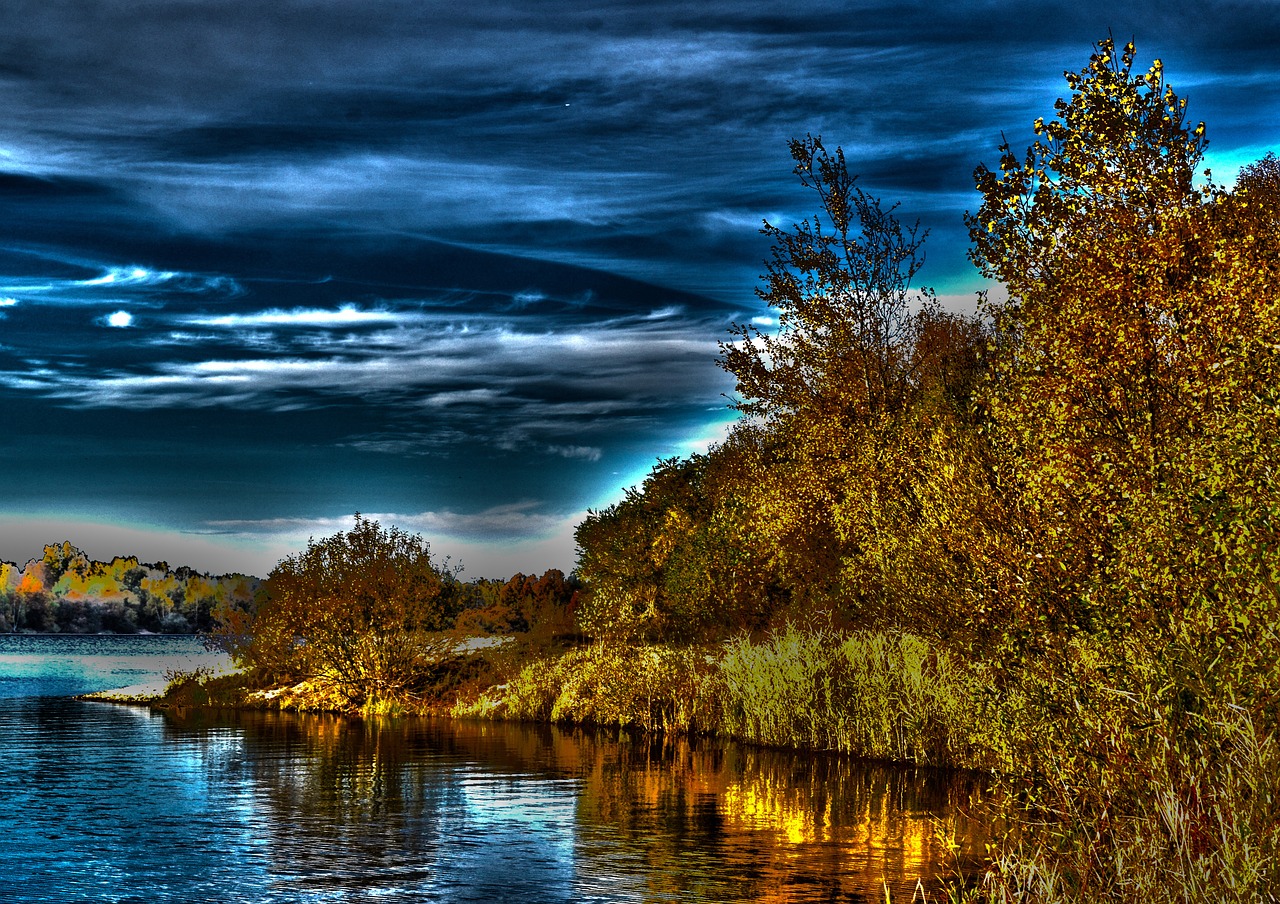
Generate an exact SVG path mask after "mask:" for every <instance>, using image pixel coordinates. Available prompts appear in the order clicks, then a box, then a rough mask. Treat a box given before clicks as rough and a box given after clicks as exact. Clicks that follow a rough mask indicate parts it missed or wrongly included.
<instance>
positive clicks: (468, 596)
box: [455, 568, 580, 643]
mask: <svg viewBox="0 0 1280 904" xmlns="http://www.w3.org/2000/svg"><path fill="white" fill-rule="evenodd" d="M579 587H580V582H579V581H578V578H577V575H576V574H574V575H569V576H568V577H566V576H565V574H564V572H563V571H561V570H560V569H558V568H550V569H548V570H547V571H545V572H543V574H542V576H541V577H538V576H536V575H532V574H529V575H526V574H523V573H521V572H517V573H516V574H514V575H512V576H511V578H510V579H509V580H507V581H506V583H502V582H499V581H486V580H484V579H481V580H478V581H469V582H467V583H466V584H463V585H461V586H460V587H459V588H458V589H459V591H460V593H461V595H462V597H463V598H462V599H461V600H460V603H461V605H459V607H458V608H459V609H460V610H461V612H460V614H459V615H458V618H457V621H456V624H455V629H456V630H457V632H458V633H459V634H461V635H464V636H469V635H477V634H523V635H526V638H532V639H533V640H534V641H535V642H542V643H548V642H550V641H552V640H553V639H555V638H556V637H562V636H565V635H569V634H573V633H574V631H575V625H574V617H573V614H574V607H575V605H576V600H577V595H578V589H579Z"/></svg>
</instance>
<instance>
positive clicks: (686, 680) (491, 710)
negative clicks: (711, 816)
mask: <svg viewBox="0 0 1280 904" xmlns="http://www.w3.org/2000/svg"><path fill="white" fill-rule="evenodd" d="M973 682H974V678H973V676H972V675H971V674H970V673H969V672H968V671H966V670H965V669H963V668H962V667H960V666H959V665H958V664H957V663H955V662H954V661H953V660H952V659H950V658H949V657H948V656H946V655H945V654H943V653H941V652H939V651H937V650H935V649H933V648H932V647H931V646H930V644H929V643H928V642H926V641H925V640H923V639H922V638H919V637H915V636H913V635H910V634H902V633H896V632H895V633H885V632H870V631H867V632H855V633H838V632H835V631H831V630H802V629H800V628H797V627H795V626H789V627H787V628H786V629H785V630H784V631H782V632H779V633H776V634H774V635H771V636H769V637H767V638H765V639H764V640H761V641H758V642H757V641H752V640H750V639H749V638H746V637H742V638H739V639H736V640H733V641H730V642H729V643H727V644H724V645H721V646H718V647H710V648H705V647H684V648H671V647H662V646H648V647H636V646H625V645H594V646H591V647H587V648H584V649H580V650H572V651H570V652H568V653H565V654H563V655H560V656H554V657H544V658H540V659H538V660H536V661H534V662H531V663H529V664H527V665H525V666H524V668H523V669H521V670H520V671H519V673H518V674H517V675H516V676H515V677H514V678H512V679H511V680H510V681H509V682H508V683H506V684H505V685H501V686H499V687H494V688H491V689H489V690H488V691H487V692H486V693H484V694H482V695H480V696H478V697H476V698H474V699H472V700H469V701H467V702H466V703H463V704H460V705H458V706H456V707H455V708H454V709H453V715H456V716H459V717H464V718H509V719H518V720H524V721H551V722H564V723H570V724H589V725H601V726H609V727H619V728H638V729H642V730H666V731H681V732H691V731H702V732H707V733H712V734H718V735H723V736H729V737H734V738H738V739H741V740H744V741H748V742H752V743H758V744H768V745H775V746H785V747H796V748H802V749H816V750H829V751H838V752H841V753H847V754H853V755H856V756H862V757H868V758H875V759H885V760H899V761H903V762H915V763H922V764H931V765H945V766H969V765H973V764H974V763H975V762H977V760H978V759H979V757H978V755H977V748H976V746H975V743H974V741H973V739H972V737H971V734H972V732H970V731H969V730H968V728H967V726H968V725H969V723H971V722H972V721H973V714H972V712H973V708H974V705H975V704H974V696H975V694H974V686H973Z"/></svg>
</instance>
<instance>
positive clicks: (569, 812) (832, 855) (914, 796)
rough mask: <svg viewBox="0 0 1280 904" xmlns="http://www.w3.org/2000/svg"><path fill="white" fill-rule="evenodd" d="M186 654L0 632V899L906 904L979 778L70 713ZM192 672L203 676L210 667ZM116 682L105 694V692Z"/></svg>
mask: <svg viewBox="0 0 1280 904" xmlns="http://www.w3.org/2000/svg"><path fill="white" fill-rule="evenodd" d="M203 655H206V654H203V651H202V650H201V649H200V648H199V646H198V644H196V643H195V642H193V641H192V640H191V639H189V638H183V639H174V638H158V637H154V638H115V637H107V638H30V637H18V638H12V637H3V638H0V758H2V759H0V864H3V866H2V867H0V901H6V902H7V901H11V900H28V901H45V900H47V901H59V902H62V901H114V902H133V901H137V902H144V901H145V902H153V901H157V902H175V904H176V902H184V904H185V902H204V901H208V902H215V901H216V902H223V901H246V902H249V901H252V902H259V901H260V902H329V901H342V902H346V901H361V902H365V901H368V902H372V901H395V902H418V901H423V902H425V901H440V902H463V901H475V902H482V901H483V902H488V901H495V902H496V901H511V902H649V901H655V902H656V901H673V902H677V901H678V902H699V901H705V902H739V901H741V902H747V901H779V902H781V901H788V902H791V901H794V902H808V901H812V902H819V901H822V902H827V901H868V902H869V901H883V900H884V891H883V885H882V882H883V881H885V880H887V881H888V883H889V885H890V887H891V888H893V889H894V891H895V900H899V899H900V900H903V901H908V900H910V899H911V891H912V889H913V888H914V886H915V884H916V881H917V879H922V880H923V881H924V882H925V884H926V886H929V884H930V882H931V881H932V880H931V877H932V876H934V875H935V873H936V872H937V871H938V869H939V868H940V867H941V866H942V865H943V864H945V863H946V862H947V857H946V855H945V851H944V844H943V842H942V841H941V840H940V839H939V838H937V837H936V833H938V832H942V833H943V834H947V835H949V836H950V837H951V838H952V839H953V840H954V841H956V842H958V843H959V844H960V846H961V847H962V849H964V850H967V851H970V852H973V851H979V850H981V846H982V843H983V840H984V839H983V836H982V830H981V826H980V825H979V824H978V823H976V822H974V821H972V820H969V819H966V818H965V817H964V816H963V814H962V811H964V810H966V809H968V808H970V807H971V806H972V804H973V802H974V799H975V794H976V791H977V786H976V785H975V784H974V783H973V782H971V781H969V780H966V779H965V778H964V777H957V776H952V775H946V774H942V773H936V772H931V771H927V770H909V769H891V768H885V767H874V766H868V765H866V764H860V763H857V762H853V761H850V760H848V759H844V758H838V757H815V756H802V755H795V754H791V753H786V752H782V751H770V750H762V749H757V748H749V747H743V746H739V745H735V744H725V743H721V742H710V741H706V740H694V741H692V742H689V741H683V740H676V741H670V740H669V741H666V742H663V741H661V740H646V739H644V738H640V737H635V736H631V735H628V734H626V733H591V732H581V731H563V730H560V729H557V728H553V727H549V726H522V725H505V724H476V723H451V722H445V721H432V720H401V721H378V722H361V721H358V720H344V719H338V718H331V717H316V716H306V717H303V716H290V715H280V714H269V713H234V712H225V713H222V712H188V713H185V714H160V713H152V712H150V711H148V710H145V709H138V708H131V707H123V706H116V705H111V704H105V703H90V702H85V701H78V700H73V699H69V698H68V697H66V696H57V695H60V694H66V693H78V692H83V691H87V690H97V689H102V688H105V687H109V686H111V683H112V682H114V683H115V684H136V683H142V682H144V681H146V680H148V679H149V678H154V677H156V676H159V675H162V674H163V672H164V671H165V670H166V669H170V668H174V667H177V666H184V667H190V665H191V664H203V663H205V662H206V661H207V660H202V659H201V658H200V657H201V656H203ZM191 657H195V658H194V660H193V659H191ZM104 682H105V683H104Z"/></svg>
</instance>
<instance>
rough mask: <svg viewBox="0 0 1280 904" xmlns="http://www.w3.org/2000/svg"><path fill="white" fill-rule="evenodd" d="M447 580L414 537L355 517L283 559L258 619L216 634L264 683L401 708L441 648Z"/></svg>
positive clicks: (450, 599)
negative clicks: (289, 682)
mask: <svg viewBox="0 0 1280 904" xmlns="http://www.w3.org/2000/svg"><path fill="white" fill-rule="evenodd" d="M454 580H455V579H454V576H453V574H452V573H451V572H450V571H449V570H448V569H447V568H446V567H444V566H442V565H440V564H439V563H437V562H436V561H435V560H434V559H433V557H432V555H431V549H430V545H429V544H428V543H427V542H426V541H424V540H423V539H422V538H421V537H420V536H418V535H416V534H407V533H405V532H403V531H401V530H400V529H399V528H396V527H392V528H391V529H389V530H387V529H384V528H383V527H382V526H381V525H380V524H379V523H378V522H376V521H370V520H368V519H365V518H362V517H361V516H360V515H359V514H357V515H356V518H355V526H354V527H352V529H351V530H349V531H346V532H339V533H337V534H334V535H333V536H331V537H327V538H325V539H323V540H314V539H312V540H310V541H309V542H308V543H307V548H306V550H305V551H303V552H301V553H298V554H296V555H292V556H289V557H287V558H285V559H283V560H282V561H281V562H280V563H279V564H278V565H277V566H276V567H275V568H274V569H272V571H271V573H270V574H269V575H268V577H267V579H266V581H265V582H264V583H263V585H262V588H261V590H260V594H259V602H258V606H257V611H256V613H254V614H253V615H252V617H251V618H250V617H247V616H245V617H237V616H234V614H233V613H229V614H230V615H231V617H230V618H229V620H228V622H227V623H225V624H224V625H223V627H222V628H221V629H220V631H219V632H218V634H219V636H220V637H221V638H223V640H224V644H225V646H227V647H228V648H229V650H230V652H231V653H232V655H233V656H234V657H235V658H236V660H237V661H238V662H239V663H240V664H242V665H245V666H248V667H250V668H251V669H252V670H253V671H254V672H255V673H256V674H257V676H258V677H259V678H261V679H263V680H268V681H270V680H282V679H287V678H309V679H313V680H316V681H319V682H321V683H324V684H327V685H330V686H333V687H335V688H337V689H338V690H339V691H341V692H342V693H343V694H344V695H345V696H346V697H347V699H349V700H350V701H351V702H353V703H355V704H357V705H359V704H361V703H364V702H366V701H368V700H370V699H380V700H402V701H403V700H408V699H410V698H411V697H413V696H414V695H415V694H416V693H417V692H418V691H420V690H421V687H422V685H423V682H424V681H426V680H427V679H428V678H429V677H430V676H431V674H432V673H433V670H434V668H435V666H436V665H437V664H438V662H439V661H440V658H441V656H442V655H443V653H444V652H445V650H446V649H447V644H446V642H445V641H443V640H442V639H441V638H440V637H439V635H438V633H437V632H439V631H440V630H441V629H444V628H446V627H447V626H448V625H449V624H450V621H451V619H452V618H453V616H455V615H456V612H454V611H453V609H454V606H453V603H454V595H453V593H452V585H453V583H454Z"/></svg>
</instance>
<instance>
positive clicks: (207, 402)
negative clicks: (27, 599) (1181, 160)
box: [0, 0, 1280, 578]
mask: <svg viewBox="0 0 1280 904" xmlns="http://www.w3.org/2000/svg"><path fill="white" fill-rule="evenodd" d="M1108 31H1110V33H1112V34H1113V35H1115V37H1116V38H1117V39H1118V40H1119V41H1121V42H1123V41H1125V40H1127V39H1129V38H1131V37H1132V38H1133V39H1134V40H1135V42H1136V44H1137V50H1138V65H1140V66H1141V67H1142V68H1143V69H1145V68H1146V67H1147V66H1148V65H1149V64H1150V61H1151V60H1152V59H1154V58H1156V57H1159V58H1161V59H1162V60H1163V61H1164V64H1165V70H1166V75H1167V78H1168V81H1169V83H1170V84H1171V85H1173V87H1174V88H1175V90H1177V91H1178V92H1179V93H1180V94H1182V95H1183V96H1186V97H1187V98H1188V99H1189V115H1190V118H1191V119H1192V120H1193V121H1196V120H1204V121H1205V122H1206V123H1207V126H1208V136H1209V140H1210V145H1209V152H1210V153H1209V159H1208V163H1209V164H1210V165H1211V166H1212V167H1213V172H1214V176H1215V178H1216V179H1217V181H1219V182H1225V183H1226V184H1230V182H1231V180H1232V179H1233V178H1234V174H1235V172H1236V171H1237V169H1238V168H1239V166H1240V165H1242V164H1244V163H1248V162H1251V161H1253V160H1256V159H1257V158H1259V157H1261V156H1263V155H1264V154H1265V153H1267V152H1268V151H1270V150H1280V53H1278V52H1277V51H1276V48H1277V47H1280V4H1277V3H1274V2H1255V3H1247V2H1241V3H1215V2H1197V3H1164V4H1157V5H1152V4H1150V3H1129V2H1125V0H1111V2H1106V3H1103V2H1095V0H1088V2H1076V3H1040V4H1036V3H1013V2H974V3H953V2H937V3H914V4H912V3H900V4H876V3H863V2H844V3H827V2H808V0H799V2H789V3H786V4H782V3H776V2H754V0H732V2H729V0H646V2H644V3H639V2H636V3H601V2H599V0H590V2H587V0H570V2H558V3H545V2H537V0H512V2H498V0H471V2H468V3H464V4H458V3H447V4H446V3H438V2H431V0H412V2H407V0H406V2H391V0H367V2H359V3H356V2H351V0H306V2H302V0H279V2H272V3H262V2H260V0H255V2H253V3H248V2H244V0H165V2H158V0H149V2H144V0H109V2H107V0H6V2H5V3H4V4H3V5H2V6H0V92H2V96H3V99H4V102H3V110H4V115H3V116H2V117H0V474H2V475H3V479H2V481H0V559H5V560H8V561H25V560H26V559H27V558H30V557H32V556H36V555H39V553H40V548H41V547H42V546H43V545H44V544H45V543H52V542H60V541H62V540H70V541H71V542H72V543H74V544H76V545H77V546H80V547H81V548H82V549H84V550H85V551H86V552H88V553H89V554H90V555H92V556H95V557H98V558H110V557H112V556H114V555H126V554H136V555H139V556H140V557H141V558H143V559H144V560H145V561H157V560H165V561H168V562H169V563H170V564H171V565H175V566H176V565H179V564H185V565H189V566H192V567H195V568H197V569H200V570H208V571H214V572H224V571H245V572H249V573H254V574H259V575H265V574H266V573H267V572H268V571H269V570H270V569H271V568H272V566H273V565H274V564H275V563H276V562H277V561H278V560H279V559H280V558H281V557H283V556H285V555H288V554H290V553H294V552H297V551H300V550H301V549H303V548H305V544H306V541H307V538H308V537H310V536H314V537H316V538H320V537H323V536H327V535H330V534H332V533H334V532H335V531H338V530H344V529H346V528H347V527H349V526H350V523H351V518H352V516H353V514H354V513H355V512H361V513H363V514H364V515H366V516H368V517H371V518H376V519H377V520H379V521H381V522H382V523H383V524H384V525H391V524H395V525H397V526H399V527H401V528H403V529H405V530H409V531H412V532H418V533H421V534H422V535H423V536H424V537H425V538H426V539H427V540H429V541H430V542H431V544H432V548H433V549H434V550H435V552H436V554H437V555H439V556H440V557H441V558H444V557H445V556H448V557H449V561H450V563H451V564H452V565H457V564H461V565H462V566H463V568H464V572H463V577H464V578H476V577H507V576H509V575H510V574H512V573H514V572H516V571H524V572H526V573H528V572H539V573H540V572H542V571H543V570H545V569H547V568H551V567H556V568H561V569H563V570H565V571H568V570H569V569H571V568H572V567H573V565H574V561H575V550H574V544H573V528H574V525H576V524H577V523H578V522H579V521H580V520H581V519H582V517H583V516H584V515H585V513H586V512H587V511H588V510H591V509H599V508H600V507H602V506H605V505H608V504H610V503H612V502H614V501H616V500H617V499H618V498H620V496H621V492H622V489H623V487H626V486H629V485H632V484H635V483H636V482H637V481H639V480H640V479H642V478H643V477H644V475H645V474H646V473H647V471H648V470H649V468H650V467H651V466H652V464H653V463H654V462H655V461H656V460H657V459H658V458H662V457H669V456H673V455H688V454H691V453H694V452H699V451H704V450H705V449H706V448H707V447H708V445H709V444H710V443H713V442H714V441H716V439H717V438H720V437H722V436H723V435H724V431H725V430H726V429H727V425H728V424H729V423H731V421H732V418H733V415H732V412H731V411H730V410H729V409H728V407H727V405H728V401H729V397H730V396H731V395H732V391H733V384H732V380H731V378H730V377H729V376H728V375H726V374H725V373H724V372H723V371H721V370H720V369H718V368H717V366H716V358H717V349H718V346H717V343H718V342H719V341H721V340H724V339H726V338H728V333H727V330H728V328H729V327H730V325H731V324H733V323H735V322H738V323H744V322H755V323H757V324H759V325H762V326H763V327H765V328H768V326H769V325H770V320H769V314H770V312H769V311H768V309H767V308H766V307H765V306H764V305H763V303H762V302H761V301H760V300H759V299H758V298H757V297H756V294H755V289H756V288H757V287H758V286H759V285H760V279H759V276H760V273H761V272H762V270H763V262H764V260H765V258H766V257H767V256H768V251H769V249H768V242H767V240H766V239H764V238H763V237H762V236H760V234H759V227H760V225H761V223H762V221H763V220H765V219H768V220H769V222H771V223H775V224H778V225H783V226H788V225H790V224H791V223H794V222H796V221H798V220H800V219H802V218H804V217H806V216H810V215H811V214H813V213H814V209H813V203H812V201H811V200H810V198H809V197H808V196H807V195H806V193H805V192H804V190H803V189H801V188H800V186H799V185H798V183H797V182H796V180H795V178H794V176H793V175H792V174H791V165H792V163H791V160H790V158H789V156H788V153H787V141H788V139H790V138H793V137H801V136H804V135H805V134H808V133H812V134H815V135H821V136H822V137H823V138H824V140H825V141H826V142H827V144H828V145H829V146H835V145H841V146H843V147H844V148H845V150H846V153H847V156H848V159H849V165H850V168H851V169H852V170H853V171H854V172H856V173H858V174H859V178H860V183H859V184H861V185H862V186H863V187H864V188H865V189H867V190H868V191H869V192H871V193H872V194H874V195H876V196H878V197H881V198H883V199H884V201H885V202H886V203H892V202H896V203H899V204H900V205H901V207H900V208H899V211H898V213H899V215H900V216H901V217H902V218H903V219H905V220H907V221H908V222H910V221H914V220H916V219H918V220H919V221H920V222H921V227H922V228H924V229H928V230H929V237H928V240H927V242H926V245H925V251H926V254H927V263H926V265H925V268H924V270H923V271H922V273H921V276H920V281H921V282H922V283H923V284H925V285H929V286H932V287H934V288H935V289H936V290H937V292H938V293H939V295H940V297H941V298H942V299H943V301H944V303H945V304H946V305H947V306H949V307H951V308H953V309H956V310H973V308H974V293H975V292H976V291H977V290H979V289H981V288H984V286H985V284H984V283H983V281H982V280H981V278H980V277H979V275H978V274H977V272H976V271H975V270H974V269H973V267H972V265H971V264H970V263H969V262H968V260H967V258H966V250H967V247H968V239H967V234H966V232H965V228H964V225H963V214H964V212H965V211H966V210H971V209H974V208H976V207H977V198H976V194H975V192H974V189H973V175H972V174H973V169H974V167H975V166H976V165H977V164H978V163H979V162H983V161H985V162H987V163H989V164H992V165H994V164H995V163H996V162H997V159H998V155H997V153H996V150H995V149H996V147H997V146H998V145H999V144H1000V140H1001V135H1002V134H1003V135H1004V136H1005V137H1007V138H1008V139H1009V141H1010V142H1011V144H1012V145H1013V146H1014V147H1015V148H1022V147H1025V146H1026V145H1027V144H1029V143H1030V142H1031V141H1032V138H1033V136H1032V132H1031V123H1032V121H1033V120H1034V119H1035V118H1036V117H1038V116H1045V117H1046V118H1048V117H1050V116H1051V114H1052V104H1053V101H1054V99H1055V98H1057V97H1059V96H1061V95H1062V94H1064V93H1065V91H1066V87H1065V83H1064V81H1063V78H1062V75H1063V72H1064V71H1065V70H1073V71H1075V70H1079V69H1081V68H1082V67H1083V66H1084V65H1085V64H1086V63H1087V61H1088V57H1089V53H1090V50H1091V48H1092V45H1093V44H1094V43H1095V42H1096V41H1097V40H1099V39H1100V38H1103V37H1105V36H1106V35H1107V34H1108Z"/></svg>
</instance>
